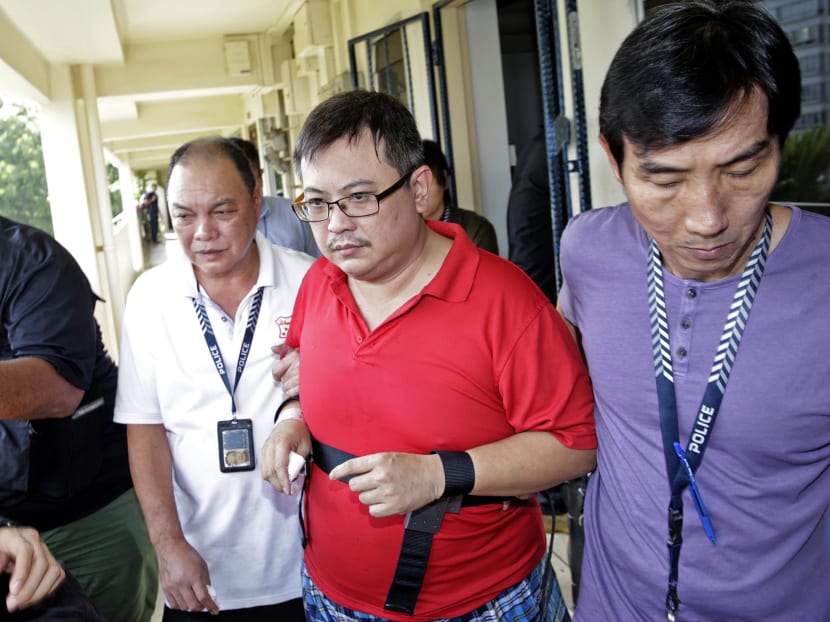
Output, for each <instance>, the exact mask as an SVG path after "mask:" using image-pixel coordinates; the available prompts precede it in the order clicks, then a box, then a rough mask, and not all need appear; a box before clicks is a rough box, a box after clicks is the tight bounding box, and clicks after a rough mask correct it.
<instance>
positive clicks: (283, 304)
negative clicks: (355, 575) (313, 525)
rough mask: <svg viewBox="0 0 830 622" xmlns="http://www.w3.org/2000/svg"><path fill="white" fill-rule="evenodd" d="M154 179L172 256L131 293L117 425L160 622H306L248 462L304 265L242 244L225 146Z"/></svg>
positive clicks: (273, 390) (203, 147)
mask: <svg viewBox="0 0 830 622" xmlns="http://www.w3.org/2000/svg"><path fill="white" fill-rule="evenodd" d="M168 178H169V182H168V199H169V204H170V206H171V214H172V217H173V228H174V230H175V232H176V235H177V236H178V238H179V242H180V243H181V245H182V249H183V251H184V257H181V258H177V259H172V260H170V261H168V262H167V263H165V264H163V265H161V266H158V267H156V268H153V269H152V270H150V271H148V272H146V273H144V274H143V275H141V276H140V277H139V279H138V280H137V281H136V283H135V285H134V286H133V288H132V290H131V291H130V294H129V297H128V299H127V308H126V311H125V315H124V326H123V336H122V350H121V361H120V369H119V387H118V397H117V400H116V417H115V419H116V421H118V422H120V423H126V424H128V441H129V451H130V466H131V471H132V476H133V480H134V482H135V489H136V493H137V494H138V498H139V502H140V503H141V507H142V510H143V512H144V515H145V518H146V521H147V526H148V529H149V532H150V538H151V540H152V542H153V545H154V546H155V548H156V553H157V554H158V557H159V566H160V575H161V584H162V589H163V590H164V595H165V601H166V607H165V612H164V618H163V619H164V620H165V622H171V621H172V622H177V621H180V620H187V621H189V620H199V619H204V617H205V616H206V615H207V613H210V614H217V613H218V618H216V617H211V619H218V620H232V621H233V620H245V621H246V622H250V621H254V622H256V621H258V620H266V619H267V620H289V621H292V620H297V621H299V620H304V616H303V609H302V602H301V600H300V595H301V590H300V559H301V551H302V548H301V544H300V528H299V521H298V520H297V503H298V502H297V498H296V497H294V498H292V497H286V496H283V495H280V494H279V493H277V492H276V491H275V490H274V489H273V488H272V487H271V486H270V485H269V484H268V483H267V482H265V481H263V479H262V477H261V476H260V474H259V470H258V462H259V451H260V447H261V445H262V443H263V442H264V441H265V439H266V438H267V436H268V434H269V432H270V430H271V426H272V424H273V413H274V411H275V409H276V408H277V406H278V405H279V404H280V403H281V402H282V399H283V396H282V388H281V386H280V385H279V384H278V383H274V382H269V381H267V380H266V381H265V382H263V379H267V378H269V377H270V375H271V374H270V372H271V367H272V364H273V362H274V355H273V354H272V351H271V347H272V346H273V345H274V344H276V343H279V342H281V341H282V340H283V339H284V337H285V335H286V333H287V331H288V326H289V324H290V321H291V313H292V308H293V305H294V298H295V295H296V292H297V288H298V287H299V285H300V281H301V280H302V278H303V276H304V275H305V272H306V270H307V269H308V267H309V265H310V264H311V259H310V258H309V257H307V256H306V255H304V254H302V253H299V252H296V251H290V250H287V249H284V248H279V247H275V246H272V245H271V244H269V243H268V242H267V240H266V239H265V238H264V237H263V236H262V234H260V233H257V232H256V225H257V221H258V219H259V215H260V209H261V204H260V201H259V197H258V195H257V193H256V192H255V191H254V189H255V185H256V183H255V180H254V178H253V176H252V173H251V170H250V167H249V166H248V162H247V160H246V158H245V156H244V154H243V153H242V152H241V151H240V150H239V149H238V148H237V147H236V146H234V145H233V143H232V142H231V141H230V140H227V139H224V138H219V137H212V138H207V139H198V140H196V141H192V142H189V143H186V144H185V145H183V146H181V147H180V148H179V149H178V150H177V151H176V153H175V154H174V155H173V157H172V159H171V161H170V170H169V175H168ZM243 372H244V373H243ZM171 473H172V477H171Z"/></svg>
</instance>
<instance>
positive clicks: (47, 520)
mask: <svg viewBox="0 0 830 622" xmlns="http://www.w3.org/2000/svg"><path fill="white" fill-rule="evenodd" d="M0 266H2V269H0V514H2V515H3V517H5V518H7V519H9V520H12V521H14V522H15V523H18V524H23V525H28V526H31V527H33V528H35V529H37V530H38V531H39V532H41V537H42V538H43V540H44V542H45V543H46V544H47V545H48V546H49V548H50V549H51V550H52V553H53V554H54V555H55V557H57V558H58V559H60V560H61V561H63V562H64V563H65V564H66V566H67V567H68V568H69V569H70V570H71V571H72V572H73V574H74V575H75V576H76V577H77V578H78V580H79V581H80V583H81V584H82V586H83V588H84V590H85V591H86V592H87V593H88V594H89V596H90V598H92V600H93V601H94V602H95V603H96V605H97V606H98V608H99V609H101V611H102V612H103V613H104V615H105V616H106V617H107V619H108V620H110V621H111V622H117V621H120V622H147V621H148V620H149V619H150V616H151V615H152V611H153V608H154V605H155V597H156V592H157V588H158V568H157V564H156V559H155V555H154V553H153V549H152V547H151V546H150V542H149V538H148V536H147V530H146V527H145V525H144V521H143V519H142V516H141V512H140V509H139V507H138V502H137V500H136V498H135V494H134V493H133V490H132V480H131V478H130V471H129V464H128V459H127V442H126V432H125V428H124V427H123V426H120V425H117V424H115V423H114V422H113V420H112V419H113V414H112V413H113V406H114V403H115V391H116V383H117V369H116V366H115V363H113V361H112V359H111V358H110V357H109V355H108V354H107V351H106V349H105V347H104V344H103V341H102V339H101V331H100V328H99V326H98V323H97V321H96V320H95V316H94V314H93V311H94V307H95V303H96V301H97V300H99V299H98V297H97V296H96V295H95V294H94V293H93V291H92V288H91V287H90V284H89V281H88V280H87V278H86V276H85V275H84V273H83V272H82V270H81V268H80V266H79V265H78V263H77V262H76V261H75V259H74V258H73V257H72V256H71V255H70V254H69V252H68V251H67V250H66V249H65V248H63V246H61V245H60V244H59V243H58V242H57V241H56V240H55V239H54V238H52V237H51V236H49V235H47V234H46V233H44V232H42V231H40V230H38V229H35V228H33V227H29V226H27V225H23V224H19V223H16V222H13V221H11V220H8V219H6V218H3V217H0Z"/></svg>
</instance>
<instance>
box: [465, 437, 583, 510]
mask: <svg viewBox="0 0 830 622" xmlns="http://www.w3.org/2000/svg"><path fill="white" fill-rule="evenodd" d="M467 453H469V454H470V456H471V457H472V459H473V465H474V469H475V487H474V488H473V490H472V494H474V495H483V496H522V495H530V494H534V493H537V492H539V491H540V490H546V489H548V488H550V487H551V486H555V485H557V484H560V483H561V482H564V481H567V480H570V479H574V478H576V477H579V476H581V475H584V474H585V473H587V472H588V471H590V470H591V469H593V468H594V467H595V466H596V451H595V450H593V449H570V448H568V447H565V446H564V445H563V444H562V443H560V442H559V441H558V440H557V439H556V438H554V437H553V436H551V435H550V434H548V433H547V432H521V433H519V434H516V435H514V436H511V437H509V438H506V439H504V440H501V441H497V442H495V443H490V444H488V445H481V446H480V447H475V448H473V449H470V450H469V451H468V452H467Z"/></svg>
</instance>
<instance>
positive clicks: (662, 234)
mask: <svg viewBox="0 0 830 622" xmlns="http://www.w3.org/2000/svg"><path fill="white" fill-rule="evenodd" d="M799 110H800V73H799V67H798V61H797V59H796V57H795V55H794V53H793V50H792V47H791V45H790V43H789V41H788V40H787V37H786V35H785V34H784V32H782V30H781V28H780V27H779V26H778V25H777V24H776V22H775V21H774V20H773V19H772V18H771V17H770V16H769V15H768V14H767V13H765V12H764V11H763V10H762V9H761V8H758V7H757V6H756V5H755V4H753V3H751V2H748V1H746V0H743V1H727V2H719V3H715V2H711V1H706V2H698V1H695V2H684V3H679V4H675V5H672V6H667V7H663V8H662V9H658V10H656V11H655V12H654V13H653V14H652V15H651V16H650V17H648V18H647V19H646V20H645V21H644V22H643V23H642V24H640V26H638V27H637V28H636V29H635V30H634V32H632V33H631V35H629V37H628V38H627V39H626V40H625V41H624V42H623V44H622V46H621V48H620V50H619V51H618V52H617V54H616V56H615V58H614V60H613V62H612V64H611V67H610V69H609V72H608V75H607V77H606V80H605V83H604V85H603V89H602V96H601V104H600V134H601V136H600V142H601V144H602V146H603V148H604V149H605V151H606V153H607V155H608V160H609V162H610V164H611V168H612V169H613V172H614V174H615V175H616V177H617V179H618V180H619V181H620V183H621V184H622V185H623V188H624V190H625V193H626V196H627V199H628V201H627V202H626V203H624V204H622V205H618V206H616V207H609V208H605V209H601V210H594V211H592V212H587V213H585V214H583V215H581V216H579V217H578V218H576V219H574V220H573V221H571V223H570V225H569V226H568V228H567V230H566V232H565V235H564V237H563V240H562V254H561V262H562V263H561V265H562V272H563V277H564V286H563V288H562V291H561V292H560V296H559V305H560V311H561V312H562V314H563V316H564V317H565V318H566V320H567V321H568V322H569V323H570V324H571V326H572V328H573V330H574V334H575V335H576V336H577V338H578V339H579V340H580V343H581V345H582V347H583V349H584V352H585V356H586V359H587V362H588V368H589V370H590V373H591V376H592V380H593V387H594V393H595V399H596V419H597V436H598V439H599V450H598V454H597V462H598V467H597V471H596V472H595V474H594V476H593V477H592V478H591V481H590V484H589V486H588V492H587V498H586V505H585V537H586V544H585V559H584V562H583V567H582V579H581V585H580V595H579V602H578V603H577V608H576V620H577V621H579V622H582V621H589V622H590V621H593V620H626V621H640V620H642V621H646V620H648V621H652V620H659V619H668V620H675V619H678V620H683V621H686V620H730V621H734V620H765V621H769V620H780V621H784V620H786V621H788V622H789V621H791V620H803V621H808V620H809V621H819V620H830V590H828V589H827V586H828V580H830V556H829V555H828V547H827V543H826V539H827V520H828V512H827V508H828V504H830V389H828V381H830V357H828V356H827V351H828V349H830V325H828V322H827V321H826V315H827V310H826V306H827V301H828V300H830V278H828V275H827V270H828V267H829V266H830V245H828V243H827V241H828V239H830V219H827V218H824V217H821V216H817V215H813V214H808V213H805V212H802V211H801V210H799V209H798V208H795V207H791V206H784V205H777V204H772V203H770V202H769V196H770V194H771V192H772V189H773V186H774V185H775V182H776V179H777V175H778V165H779V161H780V155H781V147H782V145H783V143H784V141H785V139H786V137H787V134H788V133H789V131H790V129H791V128H792V126H793V124H794V122H795V120H796V119H797V118H798V115H799ZM667 543H668V546H667Z"/></svg>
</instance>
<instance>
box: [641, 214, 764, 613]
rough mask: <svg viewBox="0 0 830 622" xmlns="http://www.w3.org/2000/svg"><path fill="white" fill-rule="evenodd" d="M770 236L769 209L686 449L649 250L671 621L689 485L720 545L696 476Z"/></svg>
mask: <svg viewBox="0 0 830 622" xmlns="http://www.w3.org/2000/svg"><path fill="white" fill-rule="evenodd" d="M771 236H772V215H771V214H770V212H769V210H767V213H766V218H765V221H764V232H763V234H762V235H761V239H760V240H758V243H757V244H756V245H755V249H754V250H753V251H752V254H751V255H750V257H749V260H748V261H747V264H746V267H745V268H744V271H743V274H742V275H741V278H740V281H739V282H738V287H737V289H736V290H735V295H734V296H733V298H732V305H731V306H730V308H729V313H728V315H727V316H726V323H725V324H724V327H723V332H722V334H721V338H720V343H719V344H718V349H717V352H716V353H715V359H714V361H713V363H712V369H711V371H710V372H709V382H708V384H707V385H706V390H705V391H704V393H703V399H702V400H701V403H700V408H699V409H698V412H697V417H696V419H695V425H694V427H693V429H692V433H691V436H690V439H689V442H688V443H687V445H686V449H685V450H684V449H683V447H682V446H681V445H680V443H679V442H678V440H679V431H678V422H677V399H676V395H675V391H674V375H673V371H672V357H671V346H670V343H669V325H668V318H667V313H666V296H665V291H664V289H663V265H662V259H661V256H660V251H659V250H658V248H657V243H656V242H655V241H654V240H650V242H649V249H648V308H649V320H650V322H651V340H652V347H653V353H654V372H655V377H656V381H657V401H658V405H659V410H660V429H661V432H662V437H663V449H664V451H665V457H666V471H667V473H668V479H669V484H670V486H671V503H670V505H669V539H668V547H669V588H668V594H667V595H666V617H667V619H668V620H669V621H670V622H673V621H674V620H675V619H676V614H677V609H678V607H679V606H680V599H679V598H678V596H677V581H678V567H679V562H680V546H681V544H682V542H683V538H682V530H683V497H682V494H683V490H684V489H685V488H686V487H687V486H688V487H689V490H690V492H691V494H692V499H693V500H694V502H695V507H696V509H697V512H698V515H699V516H700V519H701V522H702V523H703V527H704V530H705V531H706V534H707V535H708V536H709V538H710V540H712V543H713V544H714V543H716V542H717V540H716V538H715V532H714V529H713V527H712V523H711V520H710V519H709V515H708V513H707V511H706V507H705V506H704V505H703V499H702V498H701V496H700V491H699V490H698V487H697V483H696V481H695V477H694V473H695V472H696V471H697V469H698V468H699V467H700V464H701V462H702V460H703V452H704V451H705V450H706V446H707V444H708V442H709V437H710V436H711V432H712V428H713V427H714V424H715V418H716V417H717V414H718V411H719V409H720V405H721V401H722V400H723V394H724V391H725V390H726V383H727V381H728V380H729V374H730V372H731V371H732V365H733V364H734V362H735V355H736V354H737V351H738V346H739V345H740V342H741V337H742V336H743V332H744V328H745V327H746V322H747V320H748V319H749V312H750V310H751V308H752V302H753V301H754V299H755V294H756V292H757V291H758V285H759V284H760V282H761V276H762V275H763V273H764V267H765V266H766V262H767V254H768V252H769V245H770V238H771Z"/></svg>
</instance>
